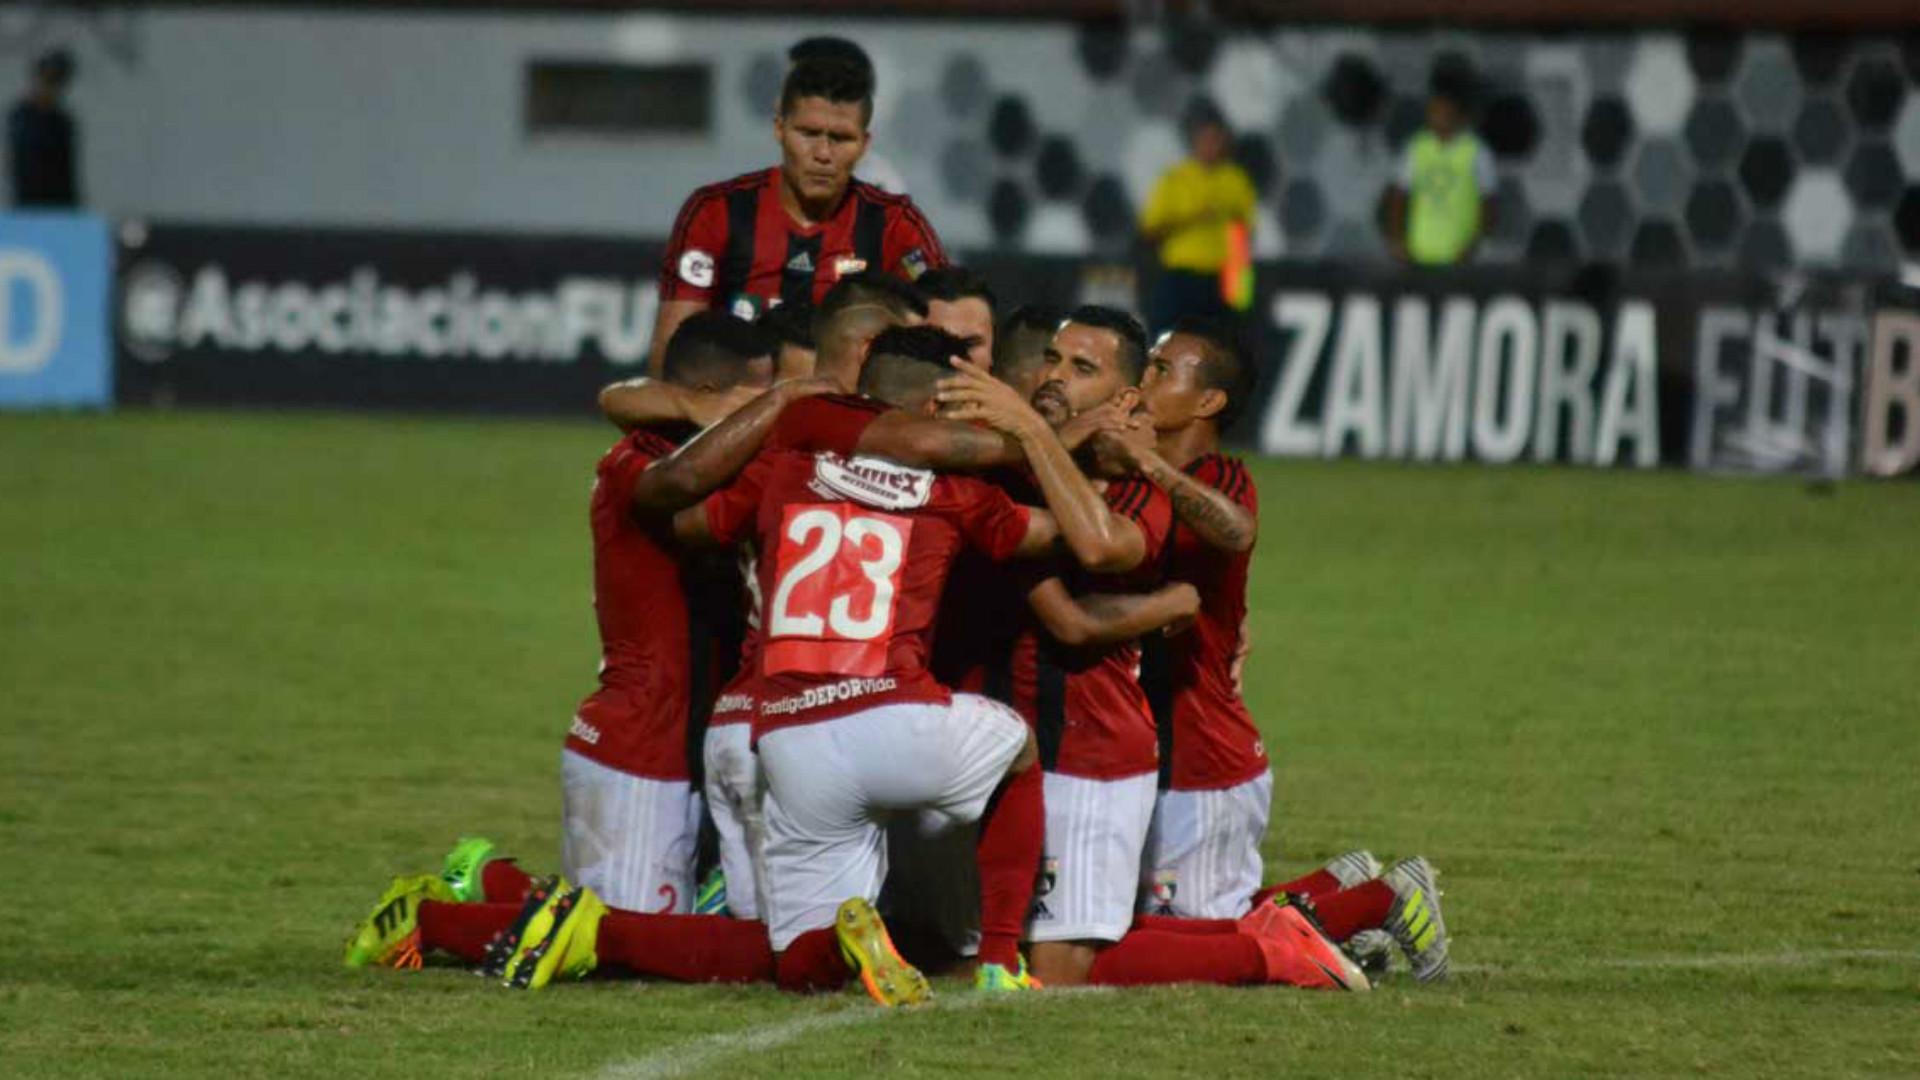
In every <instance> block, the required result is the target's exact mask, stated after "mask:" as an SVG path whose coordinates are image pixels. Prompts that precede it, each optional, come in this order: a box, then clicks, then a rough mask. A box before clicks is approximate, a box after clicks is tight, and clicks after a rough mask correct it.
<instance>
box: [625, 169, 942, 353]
mask: <svg viewBox="0 0 1920 1080" xmlns="http://www.w3.org/2000/svg"><path fill="white" fill-rule="evenodd" d="M779 184H780V167H779V166H777V165H776V166H773V167H772V168H768V169H762V170H760V171H758V172H751V173H747V174H746V175H744V176H737V177H735V178H733V179H732V180H727V181H723V182H721V183H718V184H708V185H707V186H706V187H703V188H701V189H699V190H698V191H695V192H694V193H693V194H692V195H690V196H688V197H687V201H686V202H685V203H684V204H683V205H682V206H681V207H680V216H679V217H678V218H677V219H675V221H674V224H673V235H672V236H671V237H670V238H669V239H668V241H667V251H666V256H665V259H664V261H663V263H662V265H661V268H660V299H661V301H662V302H663V303H664V302H666V301H671V300H697V301H700V302H701V303H704V304H706V305H707V306H708V307H710V308H720V309H722V310H725V311H731V312H733V313H734V314H736V315H739V316H741V317H742V318H752V317H754V316H755V315H757V314H758V313H759V312H761V311H764V310H765V309H767V308H769V307H772V306H773V305H775V304H783V303H784V304H792V303H813V302H815V301H817V300H819V299H820V298H821V297H822V296H824V295H826V292H827V290H828V289H831V288H832V287H833V286H834V284H835V283H836V282H838V281H839V280H840V279H841V278H843V277H846V276H847V275H849V274H857V273H860V272H861V271H863V270H884V271H886V272H888V273H890V274H896V275H898V276H900V277H904V278H907V279H908V280H912V279H914V278H918V277H919V276H920V275H921V274H924V273H926V272H927V271H928V270H931V269H934V268H935V267H940V266H945V265H946V264H947V254H946V252H945V250H943V249H942V248H941V247H940V238H939V236H938V235H936V234H935V233H934V231H933V226H932V225H929V224H928V223H927V219H926V218H925V217H923V216H922V215H921V213H920V211H919V209H918V208H917V207H915V206H914V205H913V200H912V199H909V198H907V197H906V196H905V195H895V194H891V193H889V192H887V191H884V190H882V189H880V188H877V187H875V186H873V185H872V184H869V183H866V182H865V181H863V180H854V181H852V182H851V183H850V184H849V185H848V188H847V194H846V197H845V198H843V199H842V200H841V202H840V208H839V209H838V210H836V211H834V213H833V216H832V217H830V218H828V219H827V220H826V221H823V222H821V223H820V224H818V225H814V226H810V227H809V226H803V225H801V224H799V223H798V222H796V221H794V220H793V218H792V217H791V216H790V215H788V213H787V211H786V209H785V208H784V207H783V206H781V205H780V193H779Z"/></svg>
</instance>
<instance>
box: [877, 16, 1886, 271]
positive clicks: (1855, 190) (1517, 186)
mask: <svg viewBox="0 0 1920 1080" xmlns="http://www.w3.org/2000/svg"><path fill="white" fill-rule="evenodd" d="M1036 32H1039V33H1060V32H1062V31H1061V30H1058V29H1055V28H1051V27H1049V28H1046V29H1045V30H1037V31H1036ZM1067 32H1069V33H1072V34H1074V45H1073V47H1072V49H1071V50H1070V55H1071V57H1072V58H1073V61H1075V62H1076V63H1073V64H1070V65H1069V66H1066V67H1060V66H1052V65H1046V66H1034V65H1023V64H1012V63H1003V62H1000V61H999V60H998V59H997V58H996V56H995V55H994V54H993V53H992V52H986V53H976V52H973V51H964V50H955V51H953V52H952V53H951V55H947V56H946V57H945V58H944V62H943V63H942V64H937V65H929V66H918V65H916V66H914V67H913V68H911V69H910V70H912V71H913V74H912V75H909V76H907V77H908V78H909V79H910V80H912V79H919V80H920V81H922V82H924V83H925V84H926V85H925V86H920V85H914V86H910V87H899V88H885V87H883V92H887V93H890V94H896V95H899V98H898V99H899V100H911V101H916V102H924V103H925V105H926V107H925V108H924V109H913V110H907V112H910V113H911V115H910V116H902V117H901V118H900V120H899V124H910V126H912V127H913V129H914V130H912V131H910V132H908V131H897V130H896V131H890V130H888V128H887V126H886V125H882V126H881V130H880V136H881V138H882V140H883V144H884V143H885V141H886V140H894V141H895V142H897V143H898V144H902V145H908V144H910V145H912V146H914V147H916V148H917V147H929V148H931V149H930V150H929V151H928V155H929V157H930V159H931V160H932V161H933V162H934V164H933V165H932V168H933V169H934V170H936V171H937V175H939V176H940V184H939V185H938V187H937V188H936V189H935V190H932V191H922V190H915V191H914V194H915V196H916V197H917V198H919V199H920V200H921V201H922V202H923V203H928V204H930V205H929V210H930V212H931V213H933V214H934V216H935V219H936V220H940V218H941V215H942V212H943V211H949V212H953V213H962V212H964V213H968V214H981V215H984V217H983V220H984V221H985V222H986V223H987V228H988V231H989V234H990V235H991V237H992V238H993V240H994V242H996V243H998V244H1001V245H1004V246H1008V247H1013V248H1017V249H1024V250H1031V251H1048V252H1063V253H1078V252H1097V253H1105V254H1110V255H1119V254H1123V253H1125V252H1126V251H1128V250H1129V246H1130V245H1131V244H1132V243H1133V222H1134V219H1135V216H1136V214H1137V211H1138V208H1139V206H1140V204H1141V202H1142V201H1143V200H1144V199H1145V198H1146V197H1147V193H1148V192H1149V191H1150V190H1151V189H1152V186H1153V183H1154V181H1155V179H1156V178H1157V177H1158V175H1159V174H1160V172H1161V171H1162V170H1164V169H1165V168H1166V167H1167V166H1169V165H1171V164H1173V162H1174V161H1175V160H1176V159H1177V158H1178V156H1179V154H1180V152H1181V151H1180V133H1179V129H1178V124H1179V118H1180V115H1181V113H1182V111H1183V110H1184V109H1185V107H1186V106H1187V104H1188V103H1189V102H1191V101H1192V100H1193V99H1194V98H1196V97H1199V96H1202V95H1204V96H1206V97H1208V98H1210V99H1211V100H1213V101H1215V102H1216V103H1218V104H1219V105H1220V106H1221V108H1222V109H1223V111H1224V112H1225V114H1226V115H1227V117H1228V118H1229V120H1230V121H1231V122H1232V123H1233V124H1234V126H1235V128H1236V145H1237V152H1238V154H1239V156H1240V158H1241V160H1242V161H1243V162H1245V163H1246V165H1247V167H1248V170H1249V172H1250V173H1251V174H1252V176H1253V178H1254V181H1255V183H1256V185H1257V186H1258V187H1259V188H1260V191H1261V197H1262V202H1263V205H1262V208H1261V216H1260V222H1259V225H1260V227H1258V228H1257V229H1256V234H1257V236H1258V248H1257V250H1258V251H1259V253H1261V254H1263V255H1268V256H1272V255H1278V254H1283V253H1284V254H1286V255H1289V256H1295V257H1303V258H1314V257H1330V258H1341V259H1361V260H1368V259H1383V258H1385V249H1384V247H1383V245H1382V244H1381V243H1380V239H1379V233H1378V229H1377V227H1376V220H1377V214H1378V207H1379V197H1380V194H1381V192H1382V191H1383V189H1384V187H1385V186H1386V185H1387V184H1389V183H1390V182H1391V181H1392V178H1393V177H1394V176H1395V175H1396V173H1397V170H1398V165H1399V160H1400V148H1401V146H1402V145H1403V144H1404V142H1405V140H1406V139H1407V137H1408V136H1409V135H1410V134H1411V133H1412V132H1413V131H1414V130H1416V129H1417V128H1418V126H1419V125H1420V124H1421V123H1422V117H1423V101H1424V96H1425V90H1426V85H1427V79H1428V75H1429V73H1430V71H1431V70H1432V68H1433V66H1434V65H1435V64H1436V63H1439V62H1451V63H1464V64H1466V65H1469V67H1470V70H1471V71H1472V72H1473V73H1474V75H1475V78H1476V83H1477V85H1478V86H1479V88H1480V91H1479V94H1478V96H1477V108H1476V126H1477V128H1478V130H1479V133H1480V135H1481V138H1482V139H1483V140H1484V141H1485V143H1486V145H1487V146H1488V148H1489V149H1490V150H1491V151H1492V153H1493V154H1494V160H1495V165H1496V170H1497V172H1498V175H1499V187H1498V190H1497V192H1496V193H1495V194H1494V196H1493V200H1494V205H1495V207H1496V210H1497V225H1496V227H1495V229H1494V230H1493V231H1492V232H1491V233H1490V235H1489V236H1488V239H1487V243H1486V244H1485V245H1484V248H1483V250H1482V252H1481V255H1480V257H1481V258H1482V259H1483V260H1484V261H1489V262H1511V261H1521V260H1536V261H1539V260H1551V261H1596V262H1619V263H1626V264H1631V265H1643V266H1653V267H1672V266H1709V267H1731V266H1746V267H1750V268H1755V269H1762V268H1776V267H1787V266H1808V267H1846V268H1851V269H1858V270H1868V271H1889V270H1893V269H1895V268H1897V266H1898V264H1899V263H1900V262H1901V260H1903V259H1912V260H1920V89H1917V88H1916V82H1920V34H1915V35H1909V36H1908V37H1907V38H1906V39H1904V40H1895V39H1888V38H1886V37H1860V38H1844V37H1833V36H1821V37H1818V38H1813V37H1808V38H1795V37H1791V36H1782V35H1779V34H1740V33H1729V32H1721V31H1702V32H1698V33H1686V32H1679V31H1641V32H1633V33H1625V34H1621V33H1595V34H1582V35H1568V34H1553V35H1529V34H1512V33H1464V32H1461V31H1456V30H1428V31H1400V30H1369V29H1360V28H1318V29H1276V30H1272V31H1264V32H1259V31H1256V32H1248V31H1235V32H1233V33H1231V34H1223V33H1221V32H1218V31H1215V30H1212V29H1209V28H1207V27H1203V26H1196V25H1192V24H1180V25H1171V26H1169V27H1167V28H1165V29H1139V28H1135V29H1131V30H1129V29H1121V28H1118V27H1115V26H1111V25H1100V26H1093V27H1087V28H1084V29H1080V30H1076V31H1067ZM896 126H898V125H896ZM929 128H932V129H933V130H929ZM949 202H952V203H961V204H965V209H964V211H963V210H962V209H961V208H960V207H948V206H946V205H944V204H946V203H949Z"/></svg>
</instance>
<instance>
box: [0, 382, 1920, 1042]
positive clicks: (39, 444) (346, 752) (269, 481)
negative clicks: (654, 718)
mask: <svg viewBox="0 0 1920 1080" xmlns="http://www.w3.org/2000/svg"><path fill="white" fill-rule="evenodd" d="M608 441H609V439H608V436H607V435H606V434H605V433H604V432H602V431H601V430H599V429H597V428H594V427H591V426H587V425H584V424H582V425H566V424H534V423H524V424H523V423H507V422H491V423H489V422H457V421H401V420H391V419H349V418H337V417H312V416H295V417H284V416H269V415H259V414H232V415H226V414H194V413H183V414H139V413H134V414H127V415H120V416H112V417H83V418H66V417H49V418H37V417H36V418H18V417H11V418H4V419H0V866H3V867H4V877H3V878H0V881H4V886H5V889H6V892H7V894H8V895H9V896H10V897H11V900H10V902H9V903H8V904H7V906H6V917H5V918H4V919H0V1073H18V1074H22V1075H34V1076H107V1075H154V1074H172V1073H181V1074H229V1075H236V1076H259V1075H268V1074H271V1075H276V1076H323V1077H329V1078H332V1077H340V1076H346V1075H354V1076H403V1075H411V1076H496V1075H536V1074H538V1075H541V1076H546V1077H556V1076H576V1075H594V1074H600V1075H607V1076H621V1075H629V1076H642V1075H664V1074H669V1073H674V1072H676V1071H684V1072H690V1073H694V1072H697V1073H706V1074H709V1075H728V1076H733V1075H761V1074H781V1075H787V1076H802V1075H816V1074H845V1075H858V1074H880V1073H889V1074H908V1075H918V1074H952V1073H961V1072H967V1071H972V1070H977V1069H980V1068H983V1067H993V1068H997V1069H1000V1070H1003V1071H1005V1072H1006V1073H1007V1074H1009V1075H1012V1074H1015V1072H1016V1071H1017V1072H1018V1073H1029V1072H1038V1073H1040V1074H1044V1075H1052V1074H1079V1075H1099V1074H1116V1075H1119V1074H1144V1073H1153V1072H1164V1073H1182V1074H1188V1075H1196V1076H1202V1075H1215V1076H1221V1075H1234V1076H1238V1075H1249V1076H1250V1075H1256V1074H1258V1075H1271V1074H1276V1073H1293V1074H1304V1075H1331V1074H1336V1073H1337V1074H1342V1075H1406V1076H1476V1077H1478V1076H1508V1075H1539V1076H1571V1075H1581V1076H1590V1075H1640V1074H1649V1073H1657V1074H1676V1073H1685V1074H1712V1075H1721V1076H1758V1075H1808V1076H1812V1075H1822V1076H1825V1075H1832V1074H1836V1073H1845V1074H1880V1075H1906V1076H1911V1075H1915V1074H1920V941H1916V939H1915V930H1914V927H1915V925H1916V923H1915V914H1916V912H1920V904H1917V903H1916V900H1917V899H1920V784H1916V765H1920V486H1916V485H1912V484H1906V485H1900V484H1865V483H1849V484H1842V485H1840V486H1839V488H1838V489H1837V490H1836V491H1833V492H1831V493H1829V494H1817V493H1810V492H1809V491H1807V490H1806V489H1804V488H1803V487H1802V486H1801V485H1800V484H1798V483H1793V482H1785V481H1742V480H1711V479H1703V478H1698V477H1694V476H1689V475H1683V474H1673V473H1663V474H1657V475H1626V474H1619V473H1597V472H1578V471H1566V470H1532V469H1514V470H1506V471H1498V470H1486V469H1474V468H1459V469H1414V468H1403V467H1394V466H1376V465H1357V464H1306V463H1264V464H1261V465H1260V466H1259V467H1258V470H1257V478H1258V481H1259V484H1260V490H1261V495H1262V503H1263V506H1264V518H1263V527H1264V529H1265V533H1264V536H1263V537H1262V540H1261V545H1260V548H1259V559H1258V564H1257V567H1256V571H1255V597H1254V600H1253V609H1254V618H1253V634H1254V636H1255V650H1256V652H1255V660H1254V662H1253V663H1251V664H1250V665H1249V666H1248V679H1249V694H1250V697H1251V699H1252V701H1253V702H1254V703H1255V708H1256V712H1257V714H1258V715H1259V716H1260V717H1261V718H1262V720H1263V722H1264V724H1265V725H1266V729H1267V735H1268V745H1269V746H1270V747H1272V748H1274V750H1275V754H1276V761H1277V765H1278V769H1279V784H1278V796H1277V803H1276V807H1275V821H1276V823H1277V827H1276V830H1275V832H1274V834H1273V835H1272V836H1271V837H1270V838H1269V844H1268V852H1267V854H1268V856H1269V859H1270V860H1271V863H1270V865H1273V866H1275V867H1276V869H1277V870H1281V871H1286V872H1289V873H1290V872H1293V871H1297V870H1300V869H1304V868H1305V867H1307V866H1308V865H1309V864H1311V863H1313V862H1316V861H1317V860H1320V859H1322V858H1324V857H1326V856H1328V855H1330V854H1333V853H1335V852H1337V851H1340V850H1342V849H1344V848H1346V847H1348V846H1351V845H1354V844H1356V843H1365V844H1367V845H1369V846H1371V847H1372V848H1373V849H1374V850H1375V851H1376V852H1379V853H1380V854H1381V855H1382V856H1384V857H1392V856H1396V855H1401V854H1407V853H1411V852H1415V851H1419V852H1424V853H1426V854H1427V855H1429V856H1430V857H1431V858H1432V859H1433V860H1434V861H1435V863H1436V864H1437V865H1438V866H1439V867H1440V868H1441V869H1442V871H1443V872H1444V874H1445V879H1444V882H1445V884H1446V886H1447V888H1448V892H1447V912H1448V921H1449V923H1450V925H1451V927H1452V929H1453V930H1454V933H1455V944H1454V964H1455V970H1456V972H1457V974H1456V977H1455V978H1454V980H1453V981H1452V982H1451V983H1450V984H1448V985H1445V986H1440V987H1415V986H1407V985H1391V986H1388V987H1386V988H1385V989H1383V990H1382V991H1381V992H1378V993H1375V994H1373V995H1371V996H1367V997H1354V996H1334V995H1310V994H1306V993H1301V992H1295V991H1287V990H1265V991H1255V990H1241V991H1230V990H1216V989H1170V990H1163V991H1150V992H1149V991H1140V992H1126V993H1105V994H1096V993H1085V994H1047V995H1040V996H1036V997H1033V998H1026V999H1021V1000H997V1001H991V1002H985V1003H979V1002H977V1001H976V1000H975V999H972V998H971V997H970V996H969V995H968V994H967V993H966V992H965V991H964V990H961V989H960V988H958V987H952V988H948V987H942V1001H941V1004H939V1005H936V1006H935V1007H934V1008H931V1009H927V1010H922V1011H919V1012H915V1013H912V1014H906V1015H882V1014H880V1013H878V1012H877V1011H875V1010H872V1009H870V1008H869V1007H868V1006H867V1003H866V1001H865V999H864V998H861V997H858V996H854V995H851V994H849V995H846V996H838V997H831V998H816V999H796V998H789V997H783V996H781V995H779V994H778V993H775V992H773V991H771V990H758V989H753V990H725V989H712V988H698V987H680V986H667V985H657V984H635V983H612V982H608V983H598V984H591V985H584V986H566V987H557V988H555V989H553V990H551V991H549V992H546V993H543V994H537V995H527V994H510V993H508V992H506V991H504V990H500V989H498V988H496V987H493V986H490V985H487V984H485V983H482V982H481V981H480V980H478V979H475V978H473V977H472V976H469V975H467V974H465V973H463V972H461V971H458V970H453V969H446V968H443V969H439V970H429V971H427V972H425V973H421V974H416V975H400V974H396V973H394V972H389V971H371V972H347V971H343V970H341V969H340V966H339V947H340V944H341V941H342V940H343V938H344V936H345V934H346V931H347V930H348V929H349V928H350V926H351V925H352V924H353V922H354V921H355V920H356V919H358V918H359V917H361V916H362V915H363V914H364V913H365V910H366V908H367V906H368V905H369V904H370V903H371V902H372V900H373V899H374V897H375V896H376V895H377V894H378V892H379V890H380V888H381V887H382V886H383V885H384V884H385V882H386V880H387V879H388V878H389V877H391V876H392V875H394V874H395V873H399V872H409V871H420V870H425V869H430V868H432V867H433V866H435V865H437V862H438V859H439V857H440V855H441V853H442V851H443V850H444V848H445V846H446V845H447V843H448V842H449V841H450V840H451V839H452V838H453V837H454V836H455V835H457V834H459V833H461V832H464V831H476V830H477V831H484V832H486V833H488V834H490V835H492V836H494V837H496V838H497V839H498V840H500V841H501V842H502V844H503V846H505V847H506V848H508V849H509V850H512V851H515V852H518V853H520V854H522V855H524V856H526V857H527V859H528V860H529V861H530V862H532V863H534V864H537V865H551V864H552V863H553V862H554V861H555V858H556V855H557V840H556V833H555V824H556V820H557V817H558V802H559V800H558V789H557V781H556V777H555V765H556V755H557V751H558V748H559V741H560V738H561V735H562V733H563V731H564V729H565V726H566V723H567V719H568V717H569V716H570V715H571V709H572V706H573V705H574V703H575V702H576V700H577V699H578V698H579V697H580V696H581V695H582V694H583V693H584V692H585V690H586V689H587V688H588V686H589V684H590V681H591V679H592V675H593V668H594V661H595V649H594V639H593V624H592V618H591V611H590V608H589V592H588V588H589V582H588V572H587V570H588V567H587V553H588V549H587V540H586V531H585V524H584V518H585V510H584V504H585V499H586V494H587V488H588V484H589V481H590V477H591V472H592V466H593V462H594V459H595V457H596V455H597V453H598V451H599V450H600V449H601V448H602V447H603V446H604V445H605V444H606V443H607V442H608Z"/></svg>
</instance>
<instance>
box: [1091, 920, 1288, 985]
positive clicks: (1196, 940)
mask: <svg viewBox="0 0 1920 1080" xmlns="http://www.w3.org/2000/svg"><path fill="white" fill-rule="evenodd" d="M1266 980H1267V961H1266V958H1265V957H1264V956H1263V955H1262V954H1261V952H1260V946H1259V945H1258V944H1257V943H1255V942H1254V940H1253V939H1252V938H1250V937H1246V936H1245V935H1242V934H1178V933H1168V932H1166V931H1164V930H1132V931H1129V932H1128V933H1127V936H1126V937H1123V938H1121V939H1120V940H1119V941H1118V942H1116V943H1115V944H1113V945H1111V946H1109V947H1107V948H1106V949H1103V950H1101V952H1100V955H1099V956H1098V957H1096V958H1095V959H1094V961H1093V970H1092V971H1091V972H1089V973H1088V974H1087V982H1088V983H1089V984H1091V985H1095V986H1163V985H1165V984H1167V983H1183V982H1199V983H1218V984H1220V985H1221V986H1238V985H1240V984H1242V983H1261V982H1265V981H1266Z"/></svg>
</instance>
